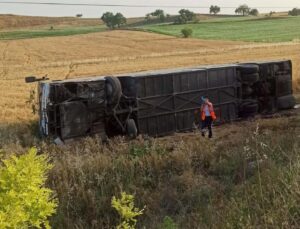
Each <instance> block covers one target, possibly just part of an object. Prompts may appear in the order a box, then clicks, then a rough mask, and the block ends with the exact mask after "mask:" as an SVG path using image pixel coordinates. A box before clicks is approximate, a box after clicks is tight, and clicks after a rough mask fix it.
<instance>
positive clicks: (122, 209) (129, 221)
mask: <svg viewBox="0 0 300 229" xmlns="http://www.w3.org/2000/svg"><path fill="white" fill-rule="evenodd" d="M111 205H112V207H113V208H114V209H116V211H117V212H118V213H119V215H120V217H121V220H122V222H121V224H119V225H118V226H117V229H134V228H135V225H136V223H137V220H136V219H135V217H137V216H139V215H142V214H143V211H144V208H143V209H141V210H140V209H138V208H136V207H134V196H133V195H129V194H127V193H126V192H122V193H121V198H120V199H118V198H116V197H115V196H113V198H112V200H111Z"/></svg>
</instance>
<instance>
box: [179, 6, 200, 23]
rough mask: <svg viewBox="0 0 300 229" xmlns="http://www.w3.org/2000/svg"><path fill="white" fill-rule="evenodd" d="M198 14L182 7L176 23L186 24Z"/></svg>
mask: <svg viewBox="0 0 300 229" xmlns="http://www.w3.org/2000/svg"><path fill="white" fill-rule="evenodd" d="M195 17H196V15H195V13H194V12H192V11H189V10H186V9H181V10H179V16H178V17H177V18H176V19H175V24H186V23H188V22H190V21H193V20H194V19H195Z"/></svg>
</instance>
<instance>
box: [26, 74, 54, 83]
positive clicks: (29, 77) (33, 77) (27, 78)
mask: <svg viewBox="0 0 300 229" xmlns="http://www.w3.org/2000/svg"><path fill="white" fill-rule="evenodd" d="M43 80H49V78H47V75H46V76H43V77H42V78H36V77H35V76H27V77H25V83H34V82H38V81H43Z"/></svg>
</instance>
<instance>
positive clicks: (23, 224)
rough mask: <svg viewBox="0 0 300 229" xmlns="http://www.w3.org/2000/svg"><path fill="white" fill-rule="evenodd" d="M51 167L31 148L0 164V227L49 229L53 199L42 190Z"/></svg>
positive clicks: (44, 157) (43, 157) (44, 188)
mask: <svg viewBox="0 0 300 229" xmlns="http://www.w3.org/2000/svg"><path fill="white" fill-rule="evenodd" d="M51 168H52V165H50V164H49V163H48V158H47V157H46V156H45V155H37V150H36V149H35V148H33V149H31V150H30V151H29V152H28V153H27V154H24V155H22V156H20V157H15V156H13V157H11V158H10V159H6V160H3V161H2V163H1V164H0V228H50V226H49V222H48V220H47V218H48V217H49V216H51V215H53V214H54V213H55V209H56V207H57V201H56V199H53V198H52V194H53V193H52V191H51V190H50V189H48V188H46V187H45V182H46V179H47V176H46V175H47V173H48V171H49V170H50V169H51Z"/></svg>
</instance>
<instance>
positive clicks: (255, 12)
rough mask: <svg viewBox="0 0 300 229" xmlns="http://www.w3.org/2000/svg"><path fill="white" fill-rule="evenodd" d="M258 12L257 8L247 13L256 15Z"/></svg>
mask: <svg viewBox="0 0 300 229" xmlns="http://www.w3.org/2000/svg"><path fill="white" fill-rule="evenodd" d="M258 14H259V12H258V10H257V9H251V10H250V11H249V15H252V16H258Z"/></svg>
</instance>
